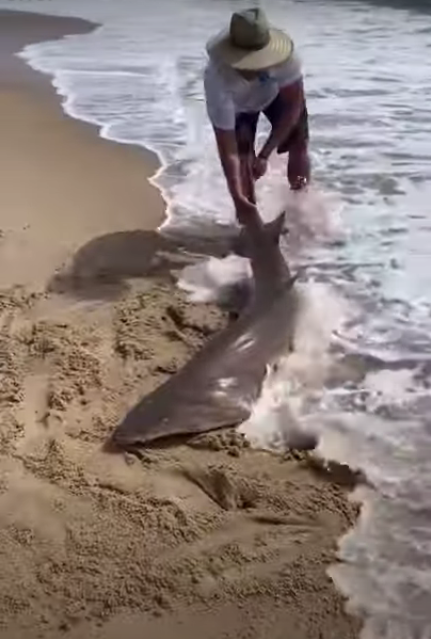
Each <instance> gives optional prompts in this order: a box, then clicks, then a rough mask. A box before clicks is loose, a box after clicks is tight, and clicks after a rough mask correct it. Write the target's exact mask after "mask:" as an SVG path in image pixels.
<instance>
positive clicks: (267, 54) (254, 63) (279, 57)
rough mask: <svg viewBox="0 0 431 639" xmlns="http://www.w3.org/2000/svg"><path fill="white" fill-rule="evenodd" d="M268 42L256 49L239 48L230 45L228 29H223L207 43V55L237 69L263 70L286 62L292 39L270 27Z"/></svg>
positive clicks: (290, 50)
mask: <svg viewBox="0 0 431 639" xmlns="http://www.w3.org/2000/svg"><path fill="white" fill-rule="evenodd" d="M269 33H270V39H269V43H268V44H267V45H266V46H265V47H263V48H262V49H258V50H245V49H239V48H238V47H235V46H233V45H232V43H231V41H230V38H229V30H224V31H222V33H220V34H219V35H217V36H215V37H214V38H212V39H211V40H210V41H209V42H208V44H207V51H208V55H209V56H210V57H212V58H215V59H217V60H219V61H221V62H224V64H227V65H228V66H230V67H231V68H232V69H237V70H238V71H263V70H265V69H268V68H269V67H273V66H276V65H277V64H281V63H282V62H286V60H288V59H289V58H290V56H291V55H292V52H293V41H292V40H291V38H289V36H288V35H287V34H286V33H284V31H280V30H279V29H273V28H271V29H270V32H269Z"/></svg>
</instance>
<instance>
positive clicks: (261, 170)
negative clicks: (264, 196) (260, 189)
mask: <svg viewBox="0 0 431 639" xmlns="http://www.w3.org/2000/svg"><path fill="white" fill-rule="evenodd" d="M267 168H268V160H267V159H266V158H262V157H259V156H257V157H256V158H254V159H253V163H252V169H251V170H252V173H253V178H254V179H255V180H258V179H259V178H261V177H262V176H263V175H265V173H266V170H267Z"/></svg>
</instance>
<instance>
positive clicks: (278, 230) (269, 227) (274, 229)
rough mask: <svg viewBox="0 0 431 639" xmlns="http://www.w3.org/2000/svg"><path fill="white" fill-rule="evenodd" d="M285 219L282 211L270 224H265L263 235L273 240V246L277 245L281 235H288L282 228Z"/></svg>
mask: <svg viewBox="0 0 431 639" xmlns="http://www.w3.org/2000/svg"><path fill="white" fill-rule="evenodd" d="M285 219H286V211H283V212H282V213H280V215H277V217H276V218H275V219H274V220H272V222H269V223H268V224H265V233H267V234H268V237H270V238H271V240H273V242H274V244H278V242H279V241H280V236H281V235H285V234H286V233H288V230H287V229H286V228H284V222H285Z"/></svg>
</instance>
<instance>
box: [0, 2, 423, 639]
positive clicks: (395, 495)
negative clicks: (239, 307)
mask: <svg viewBox="0 0 431 639" xmlns="http://www.w3.org/2000/svg"><path fill="white" fill-rule="evenodd" d="M239 4H240V5H241V6H246V3H245V2H240V3H239ZM239 4H238V2H233V1H230V0H218V1H214V0H212V1H211V2H210V0H201V2H200V3H197V0H182V2H181V10H179V5H178V3H177V2H174V0H160V1H159V2H158V3H154V6H151V10H150V11H149V9H148V6H145V9H144V8H143V5H142V3H140V2H138V0H124V1H123V2H121V7H119V5H120V3H118V2H117V3H116V2H114V0H73V2H72V0H56V2H53V1H48V0H37V1H36V0H28V1H27V0H16V1H14V0H3V2H0V6H5V7H8V8H21V9H25V8H29V9H31V10H36V11H47V12H50V13H58V14H60V15H77V16H82V17H86V18H90V19H94V20H98V21H101V22H102V23H103V26H102V27H101V28H99V29H98V30H97V31H96V32H95V33H94V34H91V35H84V36H70V37H67V38H66V39H65V40H63V41H62V42H53V43H46V44H42V45H34V46H30V47H28V48H27V50H26V53H25V55H26V57H27V59H28V60H29V61H30V62H31V64H32V65H33V66H35V67H36V68H39V69H41V70H44V71H47V72H50V73H54V74H55V84H56V87H57V89H58V90H59V92H60V93H61V94H62V95H63V96H64V99H65V108H66V109H67V110H68V112H69V113H71V114H73V115H75V116H76V117H79V118H81V119H85V120H88V121H91V122H95V123H98V124H100V125H102V126H103V135H105V136H106V137H109V138H112V139H116V140H119V141H123V142H129V143H132V142H133V143H139V144H143V145H145V146H147V147H149V148H151V149H153V150H155V151H156V152H157V153H158V154H159V157H160V158H161V161H162V163H163V168H162V170H161V171H160V172H159V173H158V175H157V176H156V177H155V182H156V184H157V185H158V186H159V187H160V188H161V189H162V190H163V193H164V195H165V197H166V199H167V201H168V203H169V219H168V223H167V229H166V227H165V228H164V230H168V231H172V230H175V231H176V232H180V231H186V232H187V233H190V232H193V233H199V234H210V235H213V234H214V233H215V232H218V233H222V234H223V232H228V231H229V229H231V227H232V224H233V211H232V207H231V205H230V202H229V199H228V197H227V195H226V189H225V186H224V181H223V179H222V175H221V171H220V168H219V164H218V161H217V158H216V155H215V147H214V143H213V139H212V133H211V131H210V127H209V125H208V123H207V119H206V115H205V108H204V103H203V97H202V81H201V72H202V67H203V65H204V63H205V54H204V44H205V41H206V39H207V37H208V35H209V34H210V33H211V32H212V31H214V30H217V29H218V28H219V27H221V26H223V25H224V22H225V20H226V18H227V16H228V15H229V12H230V11H231V10H232V8H233V6H235V8H237V7H238V6H239ZM394 4H397V5H398V8H393V7H392V6H391V5H394ZM419 4H420V3H418V4H417V6H418V7H419ZM383 5H384V6H383ZM407 6H408V3H407V2H406V3H405V4H404V5H403V4H402V3H401V2H397V1H396V0H388V2H387V3H385V4H384V3H383V2H381V3H377V2H371V0H370V1H367V0H364V1H363V2H359V1H358V2H356V1H353V0H352V1H351V2H347V1H346V2H343V1H342V0H339V1H337V0H333V1H332V2H330V1H329V0H326V1H325V2H323V1H322V2H319V1H318V0H308V1H302V2H292V1H290V2H289V1H287V0H284V1H283V0H267V3H266V4H265V7H266V9H267V10H268V12H269V13H270V15H271V17H272V19H273V20H274V21H275V22H276V23H277V24H278V25H280V26H284V27H285V28H287V29H289V31H290V32H291V33H292V35H293V36H294V38H295V40H296V43H297V46H298V49H299V51H300V53H301V55H302V58H303V61H304V64H305V70H306V86H307V89H308V96H309V110H310V120H311V122H310V124H311V131H312V153H313V164H314V170H315V186H314V189H313V191H312V192H311V193H310V194H309V196H308V197H307V198H305V199H303V198H302V199H299V200H298V198H292V196H291V195H289V193H288V192H287V188H286V184H285V180H284V178H283V172H284V168H283V166H282V165H281V163H280V161H279V160H277V159H276V160H275V161H274V162H273V167H272V168H273V171H272V172H271V175H270V176H269V177H267V178H265V180H264V181H263V182H262V184H261V185H260V188H259V198H260V206H261V210H262V212H263V214H264V215H265V217H266V218H267V219H270V218H272V217H274V215H276V214H277V213H278V212H279V211H280V210H281V209H282V208H284V207H285V206H286V203H287V204H288V205H289V206H288V225H289V227H290V229H291V236H290V238H289V240H288V241H287V243H286V250H287V251H288V256H289V259H290V261H291V262H293V264H294V265H296V266H297V267H299V266H301V267H303V268H304V270H303V272H302V275H301V287H302V291H303V299H304V310H303V316H302V320H303V321H302V322H301V326H300V332H299V333H298V335H297V353H296V355H295V358H290V359H288V360H286V361H284V362H281V365H280V367H279V369H278V370H277V371H275V372H273V373H271V375H270V376H269V377H268V379H267V381H266V384H265V389H264V393H263V396H262V399H261V401H260V402H259V404H258V405H257V406H256V407H255V411H254V413H253V415H252V418H251V420H250V422H249V423H248V424H247V425H245V428H246V429H248V430H247V432H248V433H249V435H250V437H253V438H255V440H256V441H257V442H258V443H260V444H264V445H280V443H282V441H283V429H285V428H286V424H287V425H288V424H289V423H290V422H298V423H300V424H301V425H303V426H304V427H311V428H316V429H318V430H319V432H321V433H322V434H323V435H324V436H323V439H322V444H321V446H322V451H323V452H325V453H326V454H328V455H330V456H331V457H336V458H338V459H340V460H342V461H348V462H349V463H351V464H353V465H355V466H359V467H361V468H363V469H364V470H365V471H366V473H367V475H368V477H369V478H370V480H371V481H372V482H373V483H374V484H375V486H376V491H375V492H371V491H367V492H366V494H364V495H363V497H364V498H365V499H366V504H367V505H366V508H364V510H363V516H362V518H361V521H360V523H359V525H358V527H357V528H356V529H355V531H353V532H352V533H351V534H350V535H349V536H348V537H347V538H346V539H345V540H344V541H343V544H342V549H341V555H342V556H343V558H344V559H345V560H346V564H344V565H343V566H341V567H337V568H336V569H335V570H334V575H335V578H336V580H337V582H338V583H339V585H340V586H341V587H342V588H343V590H344V591H345V592H346V593H348V594H349V595H350V597H351V602H352V604H353V605H354V606H355V607H356V608H359V609H360V610H362V611H364V612H366V613H367V618H368V621H367V624H366V627H365V630H364V636H365V637H367V638H368V637H375V638H377V637H378V638H386V637H387V638H388V639H389V638H390V639H397V638H400V639H410V638H421V639H422V638H427V637H431V613H430V612H429V610H428V608H429V605H428V602H429V601H430V597H431V576H430V575H431V572H430V570H429V568H430V565H431V529H430V523H431V510H430V509H429V506H428V494H429V488H431V462H430V457H431V455H430V453H431V445H430V436H431V421H430V419H429V418H428V414H429V409H430V408H431V395H430V384H431V338H430V334H431V330H430V329H431V303H430V300H429V295H428V291H429V290H430V285H431V269H430V268H428V263H429V259H430V258H429V255H430V250H429V244H430V241H431V224H430V222H429V220H428V208H429V205H427V204H426V202H427V201H429V200H428V196H429V195H430V194H431V152H430V148H429V142H428V137H429V134H430V133H431V107H430V105H429V97H430V95H431V58H430V56H429V53H430V49H431V17H430V15H429V14H427V13H425V12H422V11H421V10H420V9H419V8H418V10H416V9H407V8H406V7H407ZM410 6H411V5H410ZM400 7H401V8H400ZM403 7H404V8H403ZM192 18H193V19H192ZM185 34H186V36H185ZM208 269H212V271H211V272H212V273H214V272H216V273H217V276H216V281H218V282H219V283H220V284H222V283H223V282H226V281H229V279H232V277H233V276H234V277H235V278H238V277H242V276H244V277H247V265H246V263H244V262H241V261H238V260H236V261H235V260H232V259H231V258H230V259H229V260H227V261H225V262H217V263H215V262H214V261H212V262H210V263H208V264H206V263H205V264H203V265H202V268H201V272H200V274H199V273H198V278H197V280H198V283H199V282H200V284H201V287H200V288H196V273H194V274H193V277H194V278H195V279H194V281H193V287H192V288H193V290H194V293H195V295H196V296H197V297H199V295H200V296H201V297H203V298H205V296H206V297H208V296H210V295H211V294H213V293H214V291H212V290H210V289H211V286H210V287H209V288H208V284H205V282H207V281H209V280H208V278H205V275H206V274H208ZM187 277H188V274H185V275H184V278H185V281H183V284H184V285H187V281H186V280H187ZM217 278H218V279H217ZM212 279H214V278H212ZM189 284H190V281H189ZM322 320H325V321H322ZM372 356H376V357H379V358H381V360H383V364H382V363H381V362H380V364H379V363H378V362H377V364H376V361H375V360H374V359H373V357H372ZM349 358H350V359H349ZM334 362H335V363H337V362H338V364H339V365H340V366H339V368H338V369H337V370H338V373H337V374H335V373H334V370H335V369H334ZM348 362H350V365H347V364H348ZM352 362H353V363H352ZM358 371H362V374H359V372H358ZM364 493H365V491H364Z"/></svg>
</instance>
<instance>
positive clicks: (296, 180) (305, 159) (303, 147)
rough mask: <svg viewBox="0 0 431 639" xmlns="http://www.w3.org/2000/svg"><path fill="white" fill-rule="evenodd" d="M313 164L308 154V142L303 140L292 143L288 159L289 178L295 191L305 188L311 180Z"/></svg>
mask: <svg viewBox="0 0 431 639" xmlns="http://www.w3.org/2000/svg"><path fill="white" fill-rule="evenodd" d="M310 175H311V164H310V156H309V154H308V143H307V141H306V140H305V141H304V140H301V141H298V142H295V143H294V144H292V145H291V146H290V148H289V159H288V161H287V179H288V181H289V184H290V188H291V189H292V190H294V191H299V190H300V189H303V188H304V187H305V186H307V184H308V183H309V181H310Z"/></svg>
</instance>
